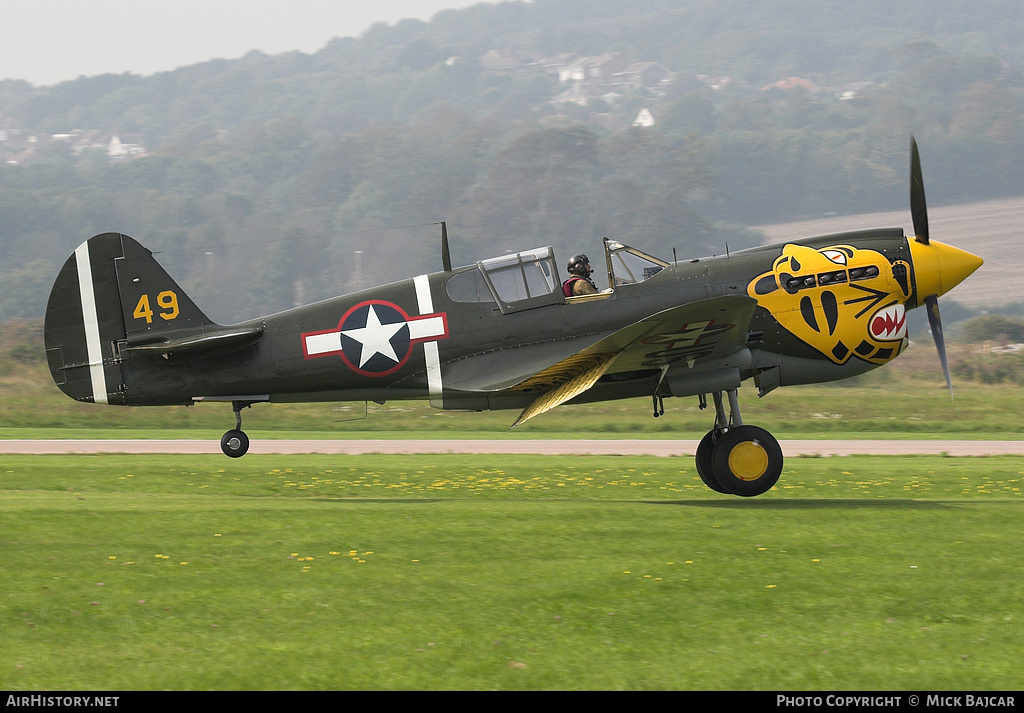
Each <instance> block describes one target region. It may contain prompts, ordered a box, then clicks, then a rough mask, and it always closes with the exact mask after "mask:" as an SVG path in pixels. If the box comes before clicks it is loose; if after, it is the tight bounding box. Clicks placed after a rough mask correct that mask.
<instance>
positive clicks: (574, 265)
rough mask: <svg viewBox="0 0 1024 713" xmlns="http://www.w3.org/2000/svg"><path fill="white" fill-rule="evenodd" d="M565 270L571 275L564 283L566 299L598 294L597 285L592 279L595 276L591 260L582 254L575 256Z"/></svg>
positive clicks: (563, 292)
mask: <svg viewBox="0 0 1024 713" xmlns="http://www.w3.org/2000/svg"><path fill="white" fill-rule="evenodd" d="M565 269H566V271H567V272H568V273H569V278H568V279H567V280H566V281H565V282H563V283H562V294H564V295H565V296H566V297H575V296H577V295H593V294H597V285H595V284H594V282H593V281H592V280H591V279H590V276H591V275H592V274H594V271H593V269H591V267H590V258H588V257H587V256H586V255H583V254H582V253H581V254H579V255H573V256H572V257H571V258H569V264H568V265H566V268H565Z"/></svg>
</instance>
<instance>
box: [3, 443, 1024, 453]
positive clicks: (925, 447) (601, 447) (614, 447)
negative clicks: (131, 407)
mask: <svg viewBox="0 0 1024 713" xmlns="http://www.w3.org/2000/svg"><path fill="white" fill-rule="evenodd" d="M697 443H698V441H664V440H483V439H481V440H459V441H455V440H401V441H391V440H317V441H289V440H271V439H261V440H253V442H252V444H251V445H250V448H249V453H254V454H261V453H262V454H297V453H324V454H330V455H359V454H363V453H395V454H402V453H404V454H417V453H422V454H430V453H491V454H494V453H507V454H530V453H532V454H540V455H578V454H582V455H651V456H682V455H687V456H692V455H693V454H694V452H695V451H696V449H697ZM780 443H781V445H782V452H783V455H785V456H843V455H918V454H920V455H941V454H943V453H946V454H948V455H951V456H994V455H1018V456H1020V455H1024V441H878V440H870V441H868V440H864V441H780ZM53 453H65V454H67V453H181V454H203V453H220V443H219V441H218V440H214V439H211V440H209V441H195V440H132V439H123V440H102V441H97V440H75V439H68V440H0V454H53Z"/></svg>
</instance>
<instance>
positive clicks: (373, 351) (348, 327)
mask: <svg viewBox="0 0 1024 713" xmlns="http://www.w3.org/2000/svg"><path fill="white" fill-rule="evenodd" d="M447 337H448V315H447V313H445V312H438V313H435V314H426V315H423V316H420V317H410V316H409V315H408V314H406V312H405V310H403V309H402V308H401V307H399V306H398V305H396V304H394V303H392V302H387V301H385V300H367V301H366V302H360V303H359V304H357V305H355V306H354V307H352V308H350V309H349V310H348V311H347V312H346V313H345V314H344V315H343V316H342V318H341V319H340V320H339V321H338V326H337V327H336V328H334V329H327V330H323V331H320V332H305V333H303V334H302V353H303V356H304V357H305V358H306V359H316V358H319V357H325V356H330V355H332V354H337V355H338V356H340V357H341V360H342V361H343V362H345V365H346V366H348V368H349V369H351V370H352V371H354V372H355V373H357V374H361V375H362V376H373V377H377V376H388V375H389V374H393V373H395V372H396V371H398V370H399V369H401V368H402V367H403V366H404V365H405V363H406V362H407V361H409V357H410V356H411V355H412V348H413V346H414V345H415V344H418V343H420V342H433V341H437V340H439V339H447Z"/></svg>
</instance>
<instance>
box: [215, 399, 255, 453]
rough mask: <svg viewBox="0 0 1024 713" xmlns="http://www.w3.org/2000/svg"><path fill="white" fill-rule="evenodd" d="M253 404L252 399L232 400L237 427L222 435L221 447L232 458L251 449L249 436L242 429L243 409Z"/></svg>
mask: <svg viewBox="0 0 1024 713" xmlns="http://www.w3.org/2000/svg"><path fill="white" fill-rule="evenodd" d="M250 406H252V402H251V401H232V402H231V408H232V409H233V410H234V412H235V427H234V428H233V429H231V430H230V431H228V432H227V433H225V434H224V435H223V436H221V437H220V449H221V450H222V451H224V455H226V456H230V457H231V458H241V457H242V456H244V455H245V453H246V451H248V450H249V437H248V436H247V435H245V432H244V431H243V430H242V409H244V408H249V407H250Z"/></svg>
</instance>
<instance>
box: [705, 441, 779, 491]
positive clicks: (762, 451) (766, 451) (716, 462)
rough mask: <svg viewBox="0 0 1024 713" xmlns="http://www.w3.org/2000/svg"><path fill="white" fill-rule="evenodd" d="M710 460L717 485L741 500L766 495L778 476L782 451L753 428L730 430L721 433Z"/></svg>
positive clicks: (776, 444)
mask: <svg viewBox="0 0 1024 713" xmlns="http://www.w3.org/2000/svg"><path fill="white" fill-rule="evenodd" d="M705 438H706V436H705ZM711 460H712V465H713V473H714V478H715V479H716V480H717V481H718V484H719V485H720V486H721V487H722V488H724V489H725V491H726V492H729V493H732V494H733V495H740V496H742V497H752V496H755V495H761V494H762V493H766V492H768V491H769V490H770V489H771V488H772V486H773V485H775V483H777V482H778V480H779V476H780V475H782V447H781V446H780V445H779V442H778V441H777V440H775V436H773V435H772V434H770V433H769V432H768V431H766V430H764V429H763V428H758V427H757V426H747V425H742V426H734V427H732V428H730V429H728V430H726V431H724V432H723V433H721V434H720V435H719V436H718V438H717V439H716V441H715V444H714V447H713V449H712V454H711ZM702 477H703V476H702ZM705 482H706V481H705Z"/></svg>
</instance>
